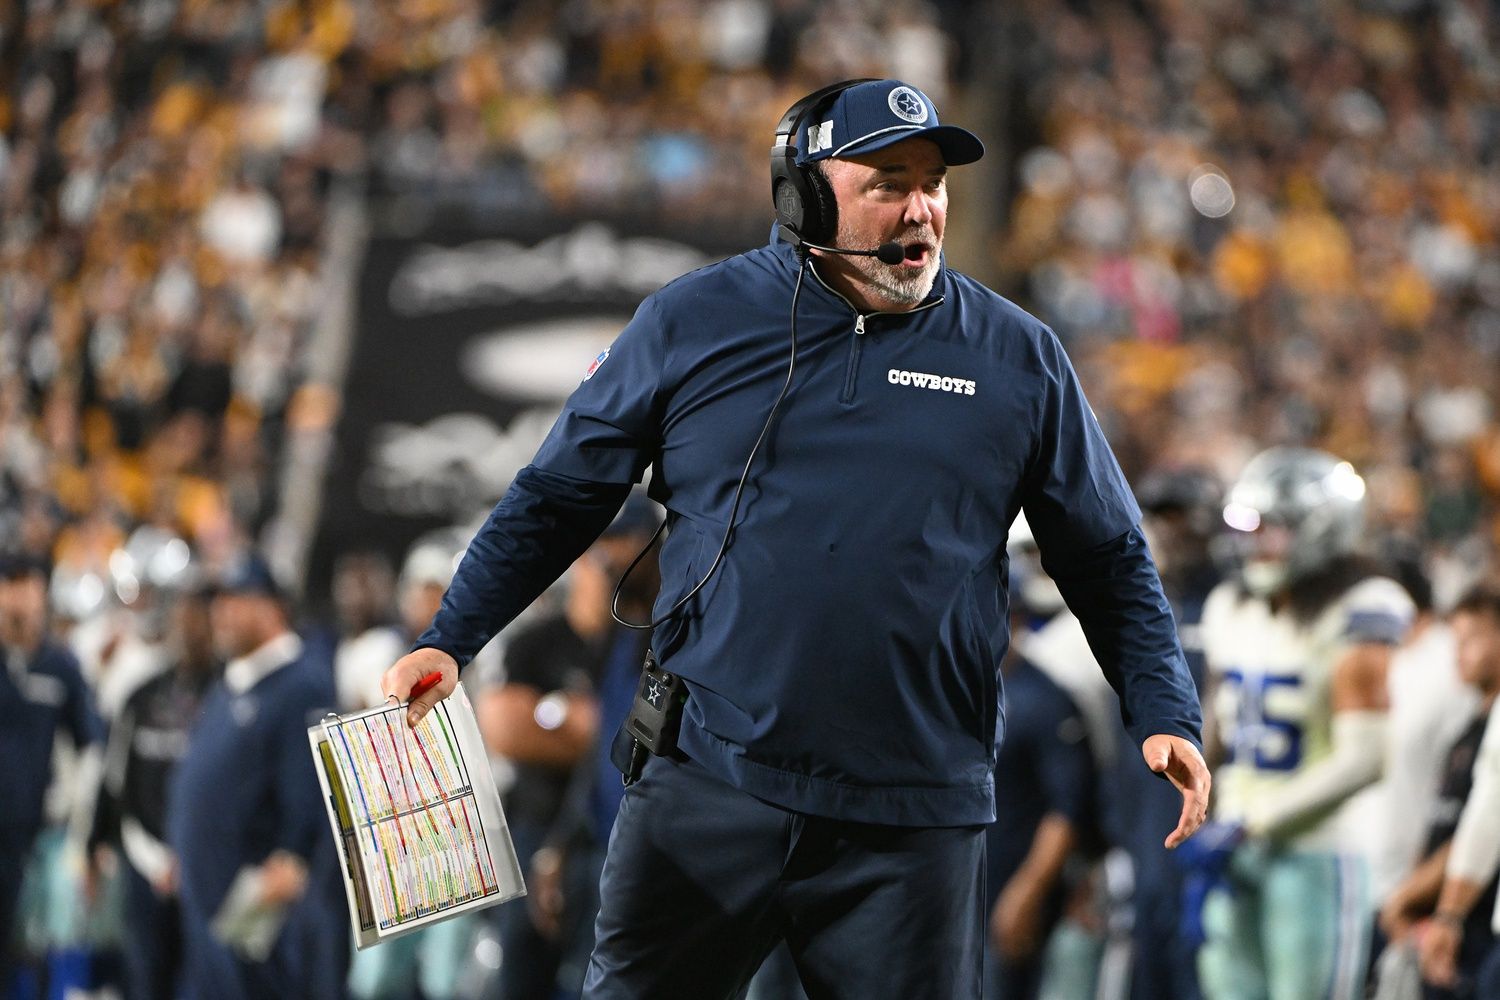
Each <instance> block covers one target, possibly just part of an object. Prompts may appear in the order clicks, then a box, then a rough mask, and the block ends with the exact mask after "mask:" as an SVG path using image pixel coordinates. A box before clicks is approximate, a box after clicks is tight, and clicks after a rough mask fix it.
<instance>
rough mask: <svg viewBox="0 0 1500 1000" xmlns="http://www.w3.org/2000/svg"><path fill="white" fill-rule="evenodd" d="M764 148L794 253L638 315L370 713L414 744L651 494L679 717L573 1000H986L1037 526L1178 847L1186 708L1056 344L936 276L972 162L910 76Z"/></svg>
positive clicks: (1153, 583) (1025, 320) (788, 129)
mask: <svg viewBox="0 0 1500 1000" xmlns="http://www.w3.org/2000/svg"><path fill="white" fill-rule="evenodd" d="M778 131H779V133H780V139H781V141H780V142H778V144H777V146H776V147H775V149H774V152H773V156H774V157H775V159H774V160H773V173H774V175H775V177H776V183H775V190H774V196H775V197H774V200H775V204H776V205H777V210H778V218H779V221H780V228H779V235H780V236H781V237H782V238H781V239H778V240H776V241H774V242H773V243H772V244H771V245H769V246H766V247H763V248H760V249H758V250H754V251H751V252H749V253H746V254H743V255H741V256H738V257H735V258H732V259H730V260H727V261H724V262H722V263H720V264H717V265H714V266H711V267H707V268H703V269H701V270H698V271H695V272H693V273H692V274H691V275H688V276H687V277H685V278H683V279H681V280H679V281H676V282H674V283H672V284H670V285H668V286H667V287H666V288H664V289H662V290H661V291H660V292H657V293H656V294H654V295H652V296H650V297H649V298H647V300H646V301H645V302H644V303H643V304H642V306H641V308H640V309H639V310H638V311H637V313H636V316H635V319H633V320H632V321H631V323H630V324H629V326H627V327H626V329H625V330H624V331H623V332H622V333H621V335H620V336H619V338H618V339H617V340H616V341H615V342H614V344H613V345H612V346H611V347H610V348H609V350H608V351H605V352H603V353H601V354H600V355H599V357H598V358H596V359H595V361H594V363H593V365H591V366H590V368H589V370H588V372H587V374H586V375H585V378H584V381H583V383H582V385H581V386H580V387H579V389H578V390H577V391H576V392H575V393H574V394H573V396H572V397H571V398H570V399H569V401H568V403H567V406H566V408H565V410H564V412H563V415H562V416H561V418H560V419H559V420H558V422H557V424H556V425H555V427H554V428H553V430H552V433H551V434H550V435H549V437H548V439H547V440H546V442H545V443H544V444H543V446H542V448H541V450H540V452H539V453H538V454H537V457H536V459H535V461H534V463H533V464H532V465H531V466H529V467H528V468H526V469H524V470H522V471H521V473H520V474H518V476H517V477H516V480H515V482H514V483H513V484H512V486H511V489H510V491H509V492H508V493H507V495H506V497H505V498H504V499H502V500H501V502H500V503H499V504H498V505H497V507H496V508H495V511H494V512H493V513H492V514H491V516H490V519H489V520H488V521H487V522H486V524H485V526H484V527H483V528H481V530H480V532H479V534H478V535H477V536H476V538H475V539H474V541H473V543H472V544H471V545H470V547H469V551H468V554H467V555H466V557H465V559H464V562H463V563H462V565H460V567H459V570H458V573H457V575H456V576H455V578H454V583H453V586H452V587H451V588H450V590H449V592H448V595H447V597H446V598H445V599H444V603H443V609H442V610H441V611H440V612H439V614H438V615H437V617H436V619H435V620H434V624H433V627H432V628H431V629H430V630H429V631H428V632H427V633H426V634H425V635H424V636H423V637H422V639H421V640H420V647H421V648H419V649H417V650H415V651H414V652H413V653H410V654H408V655H407V656H405V657H403V658H402V659H401V660H400V661H398V662H397V663H396V664H395V665H394V666H393V667H392V668H391V670H390V671H389V672H388V673H387V675H386V677H385V680H384V685H385V690H386V692H387V693H389V694H393V695H395V696H397V697H404V696H405V695H406V693H407V692H408V691H409V690H410V689H411V687H412V685H413V684H414V683H415V681H416V680H417V679H418V678H419V677H421V676H422V675H424V674H426V673H428V672H429V671H441V672H442V675H443V682H442V684H441V685H439V686H438V687H437V688H436V689H434V690H433V691H432V692H429V693H428V694H426V695H424V696H423V697H422V698H419V699H417V700H416V702H415V703H414V704H413V706H412V709H411V712H410V717H411V718H412V719H413V720H416V719H419V718H420V717H421V716H422V715H423V714H424V713H425V712H426V711H428V710H429V709H430V708H431V705H432V704H433V703H434V702H435V701H436V700H437V699H438V698H439V697H442V696H445V695H446V694H447V693H448V692H449V691H451V690H452V689H453V687H454V685H455V684H456V682H457V676H458V668H459V665H460V664H461V663H462V662H464V661H465V660H466V659H467V658H468V657H469V656H470V655H471V654H472V653H473V652H474V651H475V650H476V649H478V648H479V646H480V645H481V644H482V643H483V642H484V641H485V640H487V639H488V637H489V636H490V635H491V634H492V633H493V632H494V631H495V630H496V629H497V628H499V627H500V626H501V625H502V624H503V623H504V622H505V621H507V620H509V618H510V617H512V616H513V615H515V614H516V613H517V612H518V611H519V610H520V609H521V608H524V607H525V606H526V604H527V603H529V602H530V601H531V600H532V599H533V598H534V597H535V596H536V594H538V593H539V592H540V591H541V589H542V587H544V586H545V585H546V584H547V583H548V582H549V581H550V580H551V579H553V578H554V577H555V576H556V575H557V574H558V573H560V572H561V571H562V570H563V569H564V568H565V567H566V566H567V565H568V563H569V562H571V561H572V560H573V559H574V558H576V557H577V555H578V554H579V553H580V552H582V551H583V550H584V549H585V548H586V547H587V546H588V544H589V542H591V541H592V540H593V538H594V537H595V536H596V535H597V534H598V533H599V532H600V531H601V530H602V529H603V527H604V525H606V524H607V523H608V522H609V520H610V517H611V516H612V515H613V514H614V511H615V509H616V508H617V507H618V506H619V505H620V503H621V502H622V500H623V499H624V497H625V495H626V493H627V491H628V490H629V487H630V484H631V483H632V482H635V481H637V480H639V479H640V478H641V477H642V475H643V473H644V472H645V469H646V467H647V466H654V472H653V475H652V478H651V495H652V497H653V498H654V499H656V500H658V501H659V502H661V503H662V504H663V505H664V506H665V507H666V508H667V510H668V523H669V525H670V527H671V529H672V530H671V531H670V533H669V534H668V536H667V538H666V542H665V543H664V545H663V548H662V550H661V553H660V560H659V561H660V566H661V576H662V593H661V595H660V597H659V598H658V601H657V605H656V615H657V619H658V620H657V621H656V622H654V623H653V624H655V625H656V628H655V632H654V635H653V649H654V651H655V655H656V656H657V658H658V659H659V660H660V663H661V666H662V668H663V669H664V670H665V671H668V672H669V673H670V674H671V675H672V676H673V677H676V678H681V679H682V680H683V681H684V682H685V684H686V703H685V705H683V707H682V712H681V731H680V734H679V735H678V736H677V739H676V749H675V750H672V751H671V752H668V753H664V754H662V755H661V756H654V755H653V756H650V759H649V760H647V761H646V763H645V766H644V771H643V772H642V773H641V774H640V775H639V778H638V780H636V781H635V783H634V784H633V785H631V787H630V789H629V791H628V792H627V793H626V795H625V798H624V801H623V802H622V804H621V806H620V812H619V815H618V817H617V819H616V821H615V826H614V832H613V834H612V838H611V841H610V846H609V856H608V858H607V860H606V862H605V869H604V874H603V878H602V880H601V886H600V895H601V907H600V914H599V919H598V923H597V940H596V944H595V948H594V954H593V957H592V959H591V961H590V967H589V971H588V976H587V981H586V983H585V986H584V995H585V996H588V997H590V998H604V997H648V996H649V997H653V998H670V997H695V998H710V997H720V996H731V995H733V994H734V993H736V992H737V991H738V990H739V989H740V988H741V986H742V985H743V983H744V982H745V980H746V979H748V977H749V976H750V974H751V973H752V972H753V971H754V969H755V968H756V966H757V965H758V964H759V963H760V961H761V958H762V957H763V956H764V955H765V954H766V952H767V951H768V950H769V949H770V948H771V947H772V946H773V945H774V944H775V943H776V942H777V941H778V940H779V939H783V938H784V939H785V940H786V941H787V943H788V945H789V946H790V949H791V952H792V954H793V957H794V959H795V961H796V964H797V968H798V971H799V973H800V974H801V977H802V980H803V984H804V986H805V987H806V988H807V991H808V993H809V995H810V996H820V997H825V996H849V997H856V996H857V997H870V996H902V997H934V998H936V997H941V998H943V1000H952V998H955V997H973V996H975V995H976V994H977V991H978V983H979V975H980V965H981V949H980V945H981V942H982V935H983V926H984V913H983V907H984V903H983V896H984V892H983V884H982V883H983V877H982V861H981V858H982V854H983V846H984V845H983V826H984V824H987V823H989V822H991V821H992V820H993V819H994V815H995V813H994V777H993V763H994V753H995V739H996V736H997V730H998V728H999V726H998V723H999V718H998V707H999V691H998V679H997V674H996V668H997V665H998V664H999V662H1000V659H1001V657H1002V655H1003V653H1004V649H1005V645H1006V615H1005V601H1004V598H1003V593H1002V591H1003V587H1002V583H1003V580H1004V570H1005V558H1004V554H1005V541H1006V534H1007V530H1008V528H1009V526H1010V523H1011V521H1012V520H1014V518H1015V516H1016V514H1017V512H1018V511H1019V510H1020V509H1021V508H1022V507H1024V508H1025V509H1026V512H1027V515H1028V518H1029V519H1030V522H1031V525H1032V527H1033V529H1034V530H1035V532H1036V535H1037V539H1038V541H1039V542H1040V543H1041V549H1042V551H1043V552H1044V553H1046V554H1047V557H1048V561H1049V562H1050V563H1051V569H1052V570H1053V575H1054V576H1055V577H1056V578H1057V579H1058V582H1059V585H1060V586H1061V587H1062V590H1063V593H1064V595H1065V596H1066V597H1067V598H1068V602H1069V604H1070V605H1071V606H1072V607H1074V609H1075V610H1077V611H1078V613H1079V616H1080V617H1081V618H1083V619H1084V622H1085V626H1086V627H1087V628H1088V630H1089V632H1090V634H1091V637H1092V638H1093V640H1094V642H1095V644H1096V648H1097V649H1098V650H1099V653H1100V660H1101V662H1103V663H1104V664H1105V665H1106V669H1107V670H1108V671H1109V672H1110V675H1111V677H1112V679H1113V680H1114V681H1115V682H1117V684H1118V689H1119V690H1120V692H1121V696H1122V699H1123V701H1124V712H1125V714H1126V716H1127V718H1128V720H1129V721H1130V724H1131V727H1132V730H1133V732H1135V733H1136V735H1137V742H1138V745H1139V746H1140V747H1141V752H1142V753H1143V754H1144V756H1145V759H1146V761H1147V762H1148V764H1149V765H1150V766H1151V767H1152V768H1153V769H1154V770H1157V771H1162V772H1165V773H1167V774H1168V775H1169V776H1171V777H1172V779H1173V780H1174V781H1175V782H1176V783H1178V784H1179V786H1180V787H1182V788H1183V793H1184V803H1183V811H1182V815H1181V817H1180V819H1179V822H1178V826H1177V828H1176V829H1175V830H1173V831H1172V832H1171V833H1170V836H1169V838H1168V839H1169V842H1170V843H1172V844H1176V843H1178V842H1179V841H1180V840H1182V839H1183V838H1185V837H1186V836H1187V835H1188V834H1190V833H1191V832H1192V830H1193V829H1195V828H1196V826H1197V824H1198V822H1199V820H1200V819H1201V817H1202V815H1203V809H1204V807H1205V800H1206V796H1207V792H1208V777H1207V770H1206V768H1205V767H1204V766H1203V763H1202V759H1201V756H1200V754H1199V752H1198V750H1197V748H1196V747H1195V745H1194V741H1195V740H1196V739H1197V730H1198V726H1199V721H1198V708H1197V703H1196V699H1195V698H1194V696H1193V691H1192V683H1191V680H1190V679H1189V678H1188V675H1187V669H1186V667H1185V665H1184V664H1183V660H1182V653H1181V650H1180V648H1179V646H1178V644H1177V640H1176V636H1175V633H1174V632H1173V629H1172V623H1171V616H1170V612H1169V610H1168V608H1167V606H1166V601H1165V599H1164V598H1163V597H1162V594H1161V588H1160V583H1159V581H1158V580H1157V577H1156V572H1155V569H1154V567H1153V566H1152V564H1151V561H1150V556H1149V554H1148V553H1147V551H1146V547H1145V544H1144V541H1143V540H1142V538H1141V536H1140V532H1139V529H1138V528H1137V526H1136V522H1137V520H1138V511H1137V509H1136V506H1135V502H1134V500H1133V499H1132V498H1131V496H1130V492H1129V489H1128V487H1127V486H1126V484H1125V482H1124V479H1123V477H1122V476H1121V474H1120V472H1119V467H1118V465H1117V464H1116V462H1115V460H1114V458H1113V456H1112V454H1111V453H1110V451H1109V447H1108V445H1107V443H1106V442H1105V440H1104V436H1103V433H1102V431H1101V430H1100V428H1099V425H1098V423H1097V422H1096V421H1095V419H1094V417H1093V414H1092V412H1091V411H1090V409H1089V407H1088V404H1087V402H1086V401H1085V400H1084V397H1083V393H1082V390H1081V389H1080V387H1079V385H1078V381H1077V378H1076V376H1075V375H1074V373H1073V370H1072V367H1071V366H1070V365H1069V363H1068V360H1067V358H1066V356H1065V355H1064V354H1063V352H1062V348H1061V346H1060V345H1059V344H1058V342H1057V339H1056V337H1055V336H1054V335H1053V334H1052V333H1051V331H1049V330H1048V329H1047V328H1046V327H1044V326H1043V325H1042V324H1041V323H1039V322H1038V321H1036V320H1035V319H1033V318H1032V317H1030V316H1028V315H1026V314H1025V313H1024V312H1022V311H1021V310H1020V309H1018V308H1016V307H1015V306H1013V305H1011V304H1010V303H1008V302H1006V301H1004V300H1003V299H1001V298H1000V297H998V296H997V295H995V294H994V293H993V292H991V291H989V290H988V289H986V288H984V287H983V286H981V285H979V284H978V283H977V282H974V281H972V280H971V279H969V278H967V277H964V276H963V275H960V274H958V273H957V272H954V271H952V270H950V269H948V268H947V267H945V266H944V263H943V258H942V256H941V253H942V244H943V233H944V228H945V222H946V215H947V208H948V191H947V185H946V179H945V175H946V173H947V170H948V167H949V166H950V165H957V164H962V163H969V162H972V161H974V160H976V159H978V158H979V157H980V156H981V155H982V153H983V147H982V146H981V144H980V143H979V140H978V139H976V138H975V137H974V136H973V135H971V134H970V133H968V132H966V131H964V130H962V129H959V128H955V127H953V126H945V125H941V124H940V123H939V121H938V115H937V110H936V109H935V108H934V107H933V106H932V102H931V101H929V100H928V99H927V98H926V97H925V95H923V94H922V93H921V92H920V91H918V90H916V89H915V88H913V87H911V86H909V85H906V84H903V83H901V82H900V81H896V80H881V81H869V82H860V83H853V84H849V85H839V86H837V87H835V88H831V89H830V90H825V91H822V92H819V93H818V94H816V95H811V96H810V98H808V99H805V100H804V101H801V102H798V105H797V106H796V107H794V108H793V109H792V111H791V112H790V113H789V114H788V115H787V116H785V117H784V119H783V124H782V126H781V128H780V129H779V130H778ZM788 185H792V186H791V187H789V186H788ZM799 227H800V228H799ZM787 239H794V240H796V241H798V247H797V248H794V247H793V246H792V245H791V244H790V243H788V242H787ZM819 240H826V241H831V242H832V244H833V245H834V246H835V247H844V248H850V249H853V250H856V251H862V252H864V253H867V254H871V253H877V252H878V253H879V255H880V258H879V259H878V260H877V259H872V258H870V257H847V256H844V255H838V254H834V253H831V252H824V251H821V250H815V249H814V247H813V243H815V242H818V241H819ZM822 245H823V246H825V247H826V246H828V244H827V243H823V244H822ZM876 247H880V249H879V250H878V251H877V250H876V249H875V248H876ZM804 255H805V256H804ZM794 300H795V302H794ZM794 306H795V307H794ZM789 314H790V315H789ZM792 334H795V336H792ZM789 342H791V343H790V344H789ZM789 346H790V347H791V354H792V357H790V358H789V356H788V349H789ZM658 703H660V702H658Z"/></svg>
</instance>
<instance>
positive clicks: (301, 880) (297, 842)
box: [167, 556, 349, 1000]
mask: <svg viewBox="0 0 1500 1000" xmlns="http://www.w3.org/2000/svg"><path fill="white" fill-rule="evenodd" d="M210 615H211V619H212V627H213V635H214V643H215V645H216V646H217V647H218V651H219V654H220V655H221V656H222V657H224V658H225V659H226V660H227V661H228V662H227V663H226V665H225V668H224V674H223V677H222V678H221V679H220V680H219V681H218V682H217V683H215V684H214V686H213V687H212V688H211V689H210V691H209V693H208V695H207V697H206V699H205V701H204V704H203V708H202V713H201V715H200V717H199V719H198V724H197V725H196V726H195V727H194V728H193V731H192V735H191V737H190V739H189V742H188V748H187V753H186V754H185V755H184V757H183V759H182V760H181V762H180V763H179V764H178V765H177V769H176V773H175V774H174V776H173V779H172V786H171V792H170V797H169V800H168V817H167V827H168V835H169V841H170V843H171V846H172V848H173V850H174V851H175V852H176V854H177V859H178V865H179V872H180V874H179V878H178V885H179V892H180V898H181V907H182V910H181V913H182V929H183V937H184V946H185V956H184V958H185V967H184V974H183V980H184V986H185V988H186V990H185V991H186V993H187V995H188V996H189V997H190V998H193V1000H208V998H210V997H212V998H214V1000H219V998H229V1000H236V998H245V1000H250V998H269V997H293V996H297V997H313V996H318V997H322V996H326V995H328V992H327V990H326V989H325V982H326V981H328V980H336V981H337V983H338V984H339V987H338V988H339V989H341V988H342V982H343V978H344V974H345V972H346V970H347V968H348V957H347V955H348V941H349V929H348V923H347V919H346V918H345V915H344V909H343V907H344V903H343V898H342V891H341V888H339V887H338V886H337V883H335V888H339V894H338V896H337V897H336V898H337V902H338V910H331V909H330V908H327V907H325V905H324V903H325V898H324V893H323V889H324V886H323V885H322V883H321V881H318V880H316V879H314V880H312V881H310V879H309V866H310V865H311V864H312V863H313V862H314V861H315V853H317V852H318V851H319V849H320V848H327V849H329V850H331V849H332V839H331V838H330V837H329V836H328V831H327V827H326V826H325V823H326V819H325V815H326V814H325V812H324V809H323V803H322V795H321V793H320V792H319V789H318V780H317V775H316V773H315V772H314V770H313V767H312V763H311V759H310V756H309V753H308V744H307V727H308V726H309V725H312V724H313V723H315V722H316V721H317V720H318V718H320V717H321V716H322V715H323V714H324V713H325V712H327V711H328V710H329V709H330V707H331V706H332V705H333V702H334V689H333V671H332V668H331V666H330V665H329V664H328V663H327V661H326V660H319V659H316V658H314V657H312V656H310V655H306V654H305V653H304V649H303V644H302V640H301V639H300V638H299V637H298V636H297V634H296V633H295V632H293V631H292V630H291V627H290V624H289V612H288V609H287V605H286V601H285V598H284V597H283V595H282V591H281V589H280V587H279V586H278V585H277V583H276V580H275V578H274V577H273V576H272V575H271V571H270V569H269V567H267V566H266V564H265V563H264V562H263V561H261V560H260V559H259V558H258V557H255V556H245V557H243V558H242V559H241V560H239V561H238V562H237V563H236V564H235V565H233V566H232V567H231V568H230V569H229V571H228V572H227V574H226V575H225V578H224V579H223V581H222V582H221V584H220V587H219V590H218V592H217V593H216V594H215V596H214V599H213V604H212V607H211V610H210ZM299 903H300V904H301V907H300V909H301V910H304V911H312V912H299V906H298V904H299ZM320 934H321V935H324V936H326V937H324V936H320ZM315 977H321V978H316V979H315Z"/></svg>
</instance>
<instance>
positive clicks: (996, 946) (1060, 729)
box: [984, 648, 1099, 1000]
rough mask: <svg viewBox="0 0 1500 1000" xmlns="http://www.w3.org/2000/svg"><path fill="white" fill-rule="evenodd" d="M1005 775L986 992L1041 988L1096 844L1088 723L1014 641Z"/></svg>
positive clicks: (1002, 762)
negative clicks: (1081, 870) (1077, 876)
mask: <svg viewBox="0 0 1500 1000" xmlns="http://www.w3.org/2000/svg"><path fill="white" fill-rule="evenodd" d="M1002 676H1003V690H1004V708H1005V711H1004V717H1005V740H1004V741H1003V742H1002V743H1001V746H1000V750H999V755H998V757H997V759H996V765H995V766H996V768H997V770H998V769H1002V768H1003V769H1004V773H1005V774H1006V775H1007V781H1006V784H1005V788H1004V791H1003V793H1000V796H999V799H1000V800H999V801H998V802H997V804H996V814H997V816H998V817H999V818H998V819H997V820H996V821H995V822H994V823H993V824H991V826H990V828H989V831H988V833H987V835H986V853H987V856H988V862H987V865H986V873H987V874H986V883H987V886H988V911H989V913H990V918H989V940H988V942H987V945H988V947H987V948H986V968H985V977H984V978H985V989H984V995H985V997H986V998H995V1000H1034V998H1036V997H1038V996H1040V995H1041V989H1042V973H1043V969H1044V966H1043V963H1042V954H1043V951H1044V949H1045V948H1046V945H1047V940H1048V937H1049V936H1050V934H1051V932H1052V929H1053V927H1054V926H1056V924H1057V922H1058V920H1059V919H1060V918H1061V916H1062V913H1063V907H1064V904H1065V902H1066V900H1067V895H1068V892H1069V889H1070V885H1069V882H1068V880H1067V879H1066V878H1065V875H1066V874H1067V872H1068V869H1069V865H1070V862H1071V861H1072V860H1073V859H1074V857H1075V855H1081V854H1084V853H1086V852H1088V851H1090V850H1093V849H1097V847H1098V846H1099V844H1098V832H1099V831H1098V822H1099V816H1098V787H1099V778H1098V771H1097V769H1096V767H1095V763H1094V757H1093V753H1092V751H1091V750H1090V749H1089V742H1088V729H1087V726H1086V725H1085V723H1084V721H1083V717H1082V715H1081V714H1080V713H1079V711H1078V708H1077V706H1075V705H1074V703H1073V701H1072V699H1071V698H1069V697H1068V695H1067V694H1066V692H1064V691H1063V689H1062V688H1061V687H1059V686H1058V685H1057V684H1055V683H1054V682H1053V681H1052V680H1051V679H1049V678H1048V677H1047V675H1046V674H1044V673H1043V672H1042V671H1040V670H1038V669H1037V668H1036V667H1035V666H1033V665H1032V664H1031V663H1029V662H1027V660H1026V658H1025V657H1024V656H1022V655H1021V654H1020V653H1019V652H1018V651H1016V650H1015V649H1014V648H1012V651H1011V653H1010V655H1009V656H1007V658H1006V660H1005V663H1004V666H1003V669H1002Z"/></svg>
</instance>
